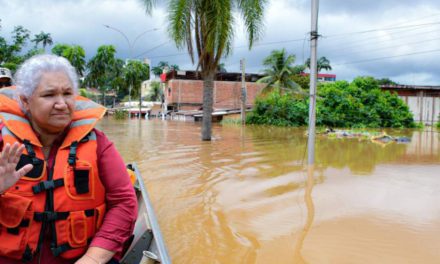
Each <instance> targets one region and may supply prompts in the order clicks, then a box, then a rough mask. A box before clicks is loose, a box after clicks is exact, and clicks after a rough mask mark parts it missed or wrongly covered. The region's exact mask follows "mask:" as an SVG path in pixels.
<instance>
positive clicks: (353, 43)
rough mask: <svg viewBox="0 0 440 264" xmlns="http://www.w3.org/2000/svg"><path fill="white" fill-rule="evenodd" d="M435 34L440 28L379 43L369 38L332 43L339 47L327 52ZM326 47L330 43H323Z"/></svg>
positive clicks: (400, 33) (400, 34)
mask: <svg viewBox="0 0 440 264" xmlns="http://www.w3.org/2000/svg"><path fill="white" fill-rule="evenodd" d="M417 30H418V29H417ZM433 32H435V33H440V31H439V29H438V28H437V29H434V30H429V31H423V32H417V33H414V34H411V32H409V33H410V34H403V35H402V33H408V31H404V32H397V33H391V34H390V35H391V36H394V35H396V34H399V36H396V37H393V38H392V39H391V40H383V41H377V40H376V39H372V38H371V37H368V38H366V40H364V39H361V40H355V41H351V42H346V41H344V43H341V44H335V43H331V45H335V46H336V45H337V47H335V48H331V49H327V50H326V52H332V51H334V50H341V46H342V47H344V49H347V48H356V47H361V46H365V45H367V44H380V43H388V42H390V41H394V40H398V39H405V38H409V37H414V36H418V35H422V34H429V33H433ZM324 40H325V39H324ZM326 45H327V46H328V45H329V42H325V41H323V45H322V46H324V47H325V46H326Z"/></svg>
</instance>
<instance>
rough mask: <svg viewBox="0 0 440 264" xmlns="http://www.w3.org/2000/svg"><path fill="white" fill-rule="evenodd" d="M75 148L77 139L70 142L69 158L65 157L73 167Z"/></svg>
mask: <svg viewBox="0 0 440 264" xmlns="http://www.w3.org/2000/svg"><path fill="white" fill-rule="evenodd" d="M77 148H78V141H73V142H72V144H70V151H69V158H68V159H67V162H68V163H69V165H70V166H72V167H75V163H76V150H77Z"/></svg>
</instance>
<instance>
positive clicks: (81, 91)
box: [79, 88, 95, 99]
mask: <svg viewBox="0 0 440 264" xmlns="http://www.w3.org/2000/svg"><path fill="white" fill-rule="evenodd" d="M79 95H81V96H83V97H87V98H89V99H95V98H94V95H93V94H92V93H90V92H89V91H87V89H86V88H80V89H79Z"/></svg>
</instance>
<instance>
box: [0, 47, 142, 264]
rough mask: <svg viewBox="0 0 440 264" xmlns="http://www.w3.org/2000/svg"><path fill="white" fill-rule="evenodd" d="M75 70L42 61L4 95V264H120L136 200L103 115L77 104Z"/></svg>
mask: <svg viewBox="0 0 440 264" xmlns="http://www.w3.org/2000/svg"><path fill="white" fill-rule="evenodd" d="M77 90H78V82H77V75H76V73H75V70H74V68H73V67H72V66H71V65H70V64H69V62H68V61H67V60H66V59H64V58H62V57H58V56H55V55H37V56H34V57H32V58H30V59H29V60H27V61H26V62H24V64H23V65H22V66H21V68H20V69H19V70H18V72H17V74H16V88H15V89H14V88H3V89H0V119H1V121H2V122H0V129H1V134H0V150H1V151H2V152H1V155H0V263H3V264H4V263H23V262H25V263H45V264H46V263H49V264H50V263H79V264H81V263H93V264H96V263H117V259H118V258H120V255H121V252H122V250H123V247H124V243H125V242H126V241H127V240H128V239H129V237H130V236H131V234H132V231H133V226H134V222H135V219H136V214H137V203H136V197H135V193H134V190H133V186H132V185H131V182H130V179H129V176H128V175H127V171H126V169H125V165H124V162H123V161H122V158H121V157H120V155H119V153H118V152H117V151H116V149H115V147H114V145H113V143H112V142H110V141H109V140H108V139H107V137H106V136H105V135H104V134H103V133H102V132H101V131H99V130H97V129H96V128H95V124H96V123H97V121H98V120H99V119H100V118H101V117H102V116H103V115H104V112H105V108H104V107H102V106H100V105H98V104H96V103H94V102H92V101H90V100H88V99H86V98H83V97H80V96H77Z"/></svg>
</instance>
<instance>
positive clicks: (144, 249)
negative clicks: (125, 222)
mask: <svg viewBox="0 0 440 264" xmlns="http://www.w3.org/2000/svg"><path fill="white" fill-rule="evenodd" d="M127 171H128V172H129V174H130V178H131V179H132V183H133V186H134V188H135V190H136V196H137V201H138V217H137V220H136V224H135V227H134V231H133V236H132V241H131V244H130V245H129V246H128V248H127V250H126V253H125V255H124V256H123V257H122V259H121V261H120V263H122V264H147V263H148V264H149V263H163V264H171V259H170V257H169V255H168V251H167V247H166V245H165V242H164V240H163V236H162V233H161V231H160V228H159V224H158V222H157V218H156V215H155V213H154V210H153V206H152V204H151V201H150V198H149V196H148V191H147V189H146V188H145V184H144V181H143V179H142V176H141V173H140V171H139V168H138V167H137V165H136V163H131V164H128V165H127Z"/></svg>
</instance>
